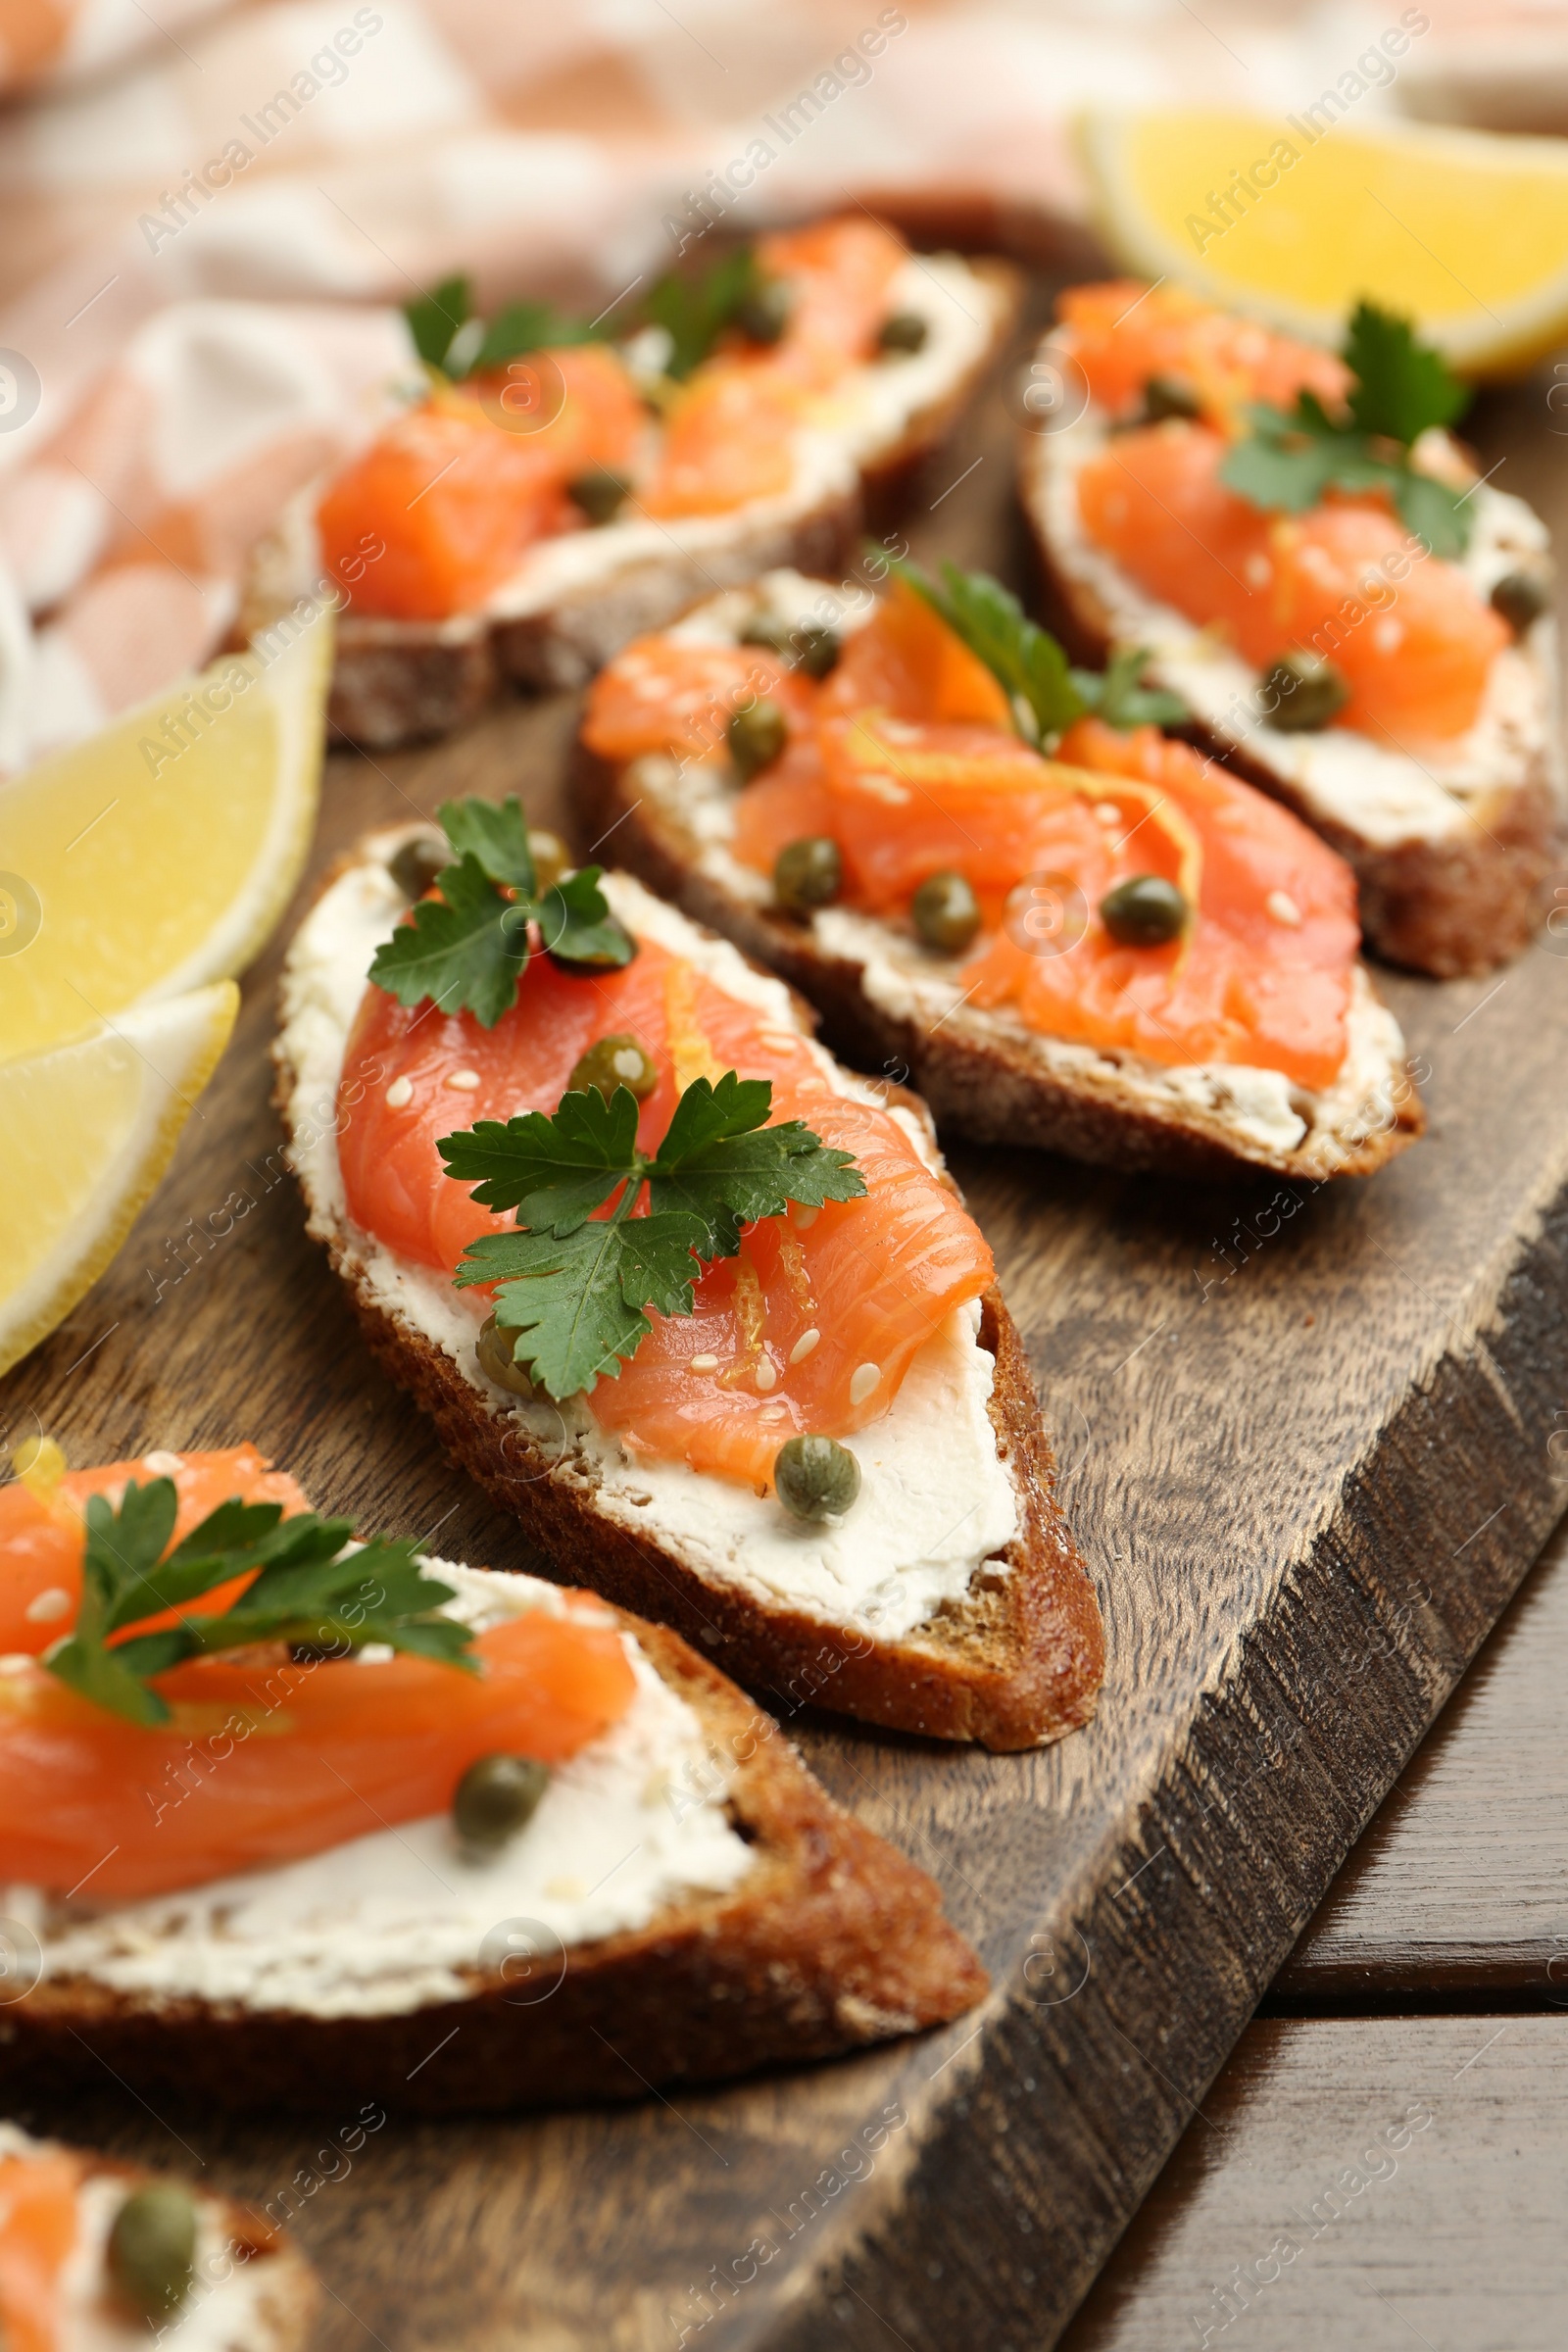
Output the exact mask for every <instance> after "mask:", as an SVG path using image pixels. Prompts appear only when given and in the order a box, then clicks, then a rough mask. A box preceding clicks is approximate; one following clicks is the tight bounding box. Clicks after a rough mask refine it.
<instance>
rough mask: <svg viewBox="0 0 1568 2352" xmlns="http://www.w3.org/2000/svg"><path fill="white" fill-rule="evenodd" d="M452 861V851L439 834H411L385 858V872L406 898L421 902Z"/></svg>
mask: <svg viewBox="0 0 1568 2352" xmlns="http://www.w3.org/2000/svg"><path fill="white" fill-rule="evenodd" d="M452 862H453V858H452V852H451V850H450V849H449V848H448V847H447V844H446V842H445V841H444V840H443V839H442V837H441V835H440V834H439V833H413V834H411V835H410V836H409V839H408V840H407V841H406V842H405V843H404V844H403V847H402V848H401V849H400V850H398V851H396V852H395V853H394V855H393V856H392V857H390V858H388V859H387V861H386V870H387V872H388V873H389V874H390V875H391V877H392V879H393V881H394V882H395V883H396V884H397V886H398V888H399V890H401V891H402V893H403V895H404V897H405V898H406V899H422V898H423V896H424V894H425V892H426V891H427V890H433V889H434V888H435V878H436V876H437V874H441V873H445V871H446V869H447V867H448V866H449V865H451V863H452Z"/></svg>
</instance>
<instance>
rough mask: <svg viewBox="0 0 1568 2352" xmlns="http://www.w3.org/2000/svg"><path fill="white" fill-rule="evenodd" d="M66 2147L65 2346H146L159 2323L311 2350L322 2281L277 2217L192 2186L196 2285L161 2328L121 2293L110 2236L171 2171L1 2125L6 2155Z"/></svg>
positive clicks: (112, 2349)
mask: <svg viewBox="0 0 1568 2352" xmlns="http://www.w3.org/2000/svg"><path fill="white" fill-rule="evenodd" d="M361 2144H362V2145H363V2138H362V2142H361ZM62 2154H63V2155H65V2156H67V2157H69V2158H70V2159H71V2161H72V2162H73V2164H74V2165H76V2166H78V2167H79V2168H80V2180H79V2185H78V2187H77V2190H76V2243H75V2246H74V2247H73V2251H72V2254H71V2257H70V2260H69V2261H68V2263H67V2265H66V2267H65V2269H64V2271H63V2273H62V2274H61V2278H60V2304H59V2314H58V2322H57V2327H56V2333H55V2339H54V2340H55V2344H56V2347H57V2352H137V2348H138V2347H142V2348H143V2352H145V2347H146V2345H147V2343H148V2341H149V2333H148V2331H149V2328H150V2327H153V2328H155V2329H156V2334H157V2337H158V2338H162V2337H163V2336H165V2335H167V2336H168V2338H169V2339H170V2341H171V2342H172V2343H174V2344H179V2343H182V2342H192V2343H194V2342H199V2343H201V2344H204V2345H212V2346H220V2347H221V2352H303V2347H304V2345H305V2343H306V2341H307V2338H308V2337H309V2335H310V2332H311V2323H312V2320H313V2318H314V2317H315V2313H316V2308H317V2305H318V2303H319V2300H320V2288H319V2284H318V2282H317V2278H316V2273H315V2272H314V2271H313V2270H312V2268H311V2266H310V2264H309V2263H308V2262H307V2261H306V2259H305V2257H304V2255H303V2254H301V2253H300V2252H299V2251H298V2249H297V2248H296V2247H294V2246H292V2245H291V2244H290V2243H289V2241H288V2240H287V2238H285V2237H283V2236H281V2235H280V2234H279V2232H278V2229H276V2227H275V2226H274V2225H273V2223H272V2222H271V2220H270V2218H268V2217H265V2216H263V2215H261V2214H258V2213H255V2212H253V2211H252V2209H251V2208H250V2207H249V2206H248V2205H241V2204H239V2203H238V2202H236V2200H235V2199H234V2198H232V2197H220V2196H215V2195H213V2194H212V2192H211V2191H210V2190H206V2189H199V2188H195V2187H192V2188H191V2190H190V2197H191V2202H192V2203H193V2205H194V2206H195V2208H196V2246H195V2255H194V2261H193V2264H192V2277H191V2283H190V2288H189V2291H188V2293H187V2294H186V2297H185V2299H184V2301H183V2302H182V2303H181V2304H180V2305H179V2306H178V2307H177V2308H176V2309H175V2310H174V2311H173V2312H172V2313H170V2314H169V2316H168V2317H167V2319H165V2320H164V2321H163V2322H162V2325H161V2326H160V2325H158V2323H156V2322H153V2321H149V2320H147V2319H145V2318H143V2317H142V2316H141V2315H140V2314H139V2313H136V2312H133V2311H132V2310H131V2309H130V2308H129V2307H128V2306H126V2305H125V2304H123V2301H122V2300H121V2297H120V2295H119V2293H118V2291H117V2289H116V2285H115V2281H114V2279H113V2277H112V2275H111V2273H110V2270H109V2265H108V2243H109V2235H110V2232H111V2230H112V2229H113V2228H114V2225H115V2222H116V2220H117V2218H118V2216H119V2213H120V2209H121V2207H122V2206H123V2203H124V2201H125V2199H126V2198H127V2197H128V2196H132V2195H134V2194H135V2193H136V2191H137V2190H138V2189H143V2188H148V2187H151V2186H153V2185H154V2184H155V2183H159V2184H162V2183H163V2182H164V2180H166V2179H167V2176H165V2175H162V2174H155V2173H149V2172H146V2171H144V2170H143V2169H142V2168H141V2167H140V2166H139V2165H133V2164H122V2163H120V2162H118V2161H117V2160H116V2159H115V2158H114V2157H112V2156H101V2155H99V2154H98V2153H97V2152H96V2151H95V2150H93V2149H89V2148H73V2147H62V2146H61V2144H60V2143H59V2142H57V2141H54V2140H47V2139H34V2138H33V2137H32V2136H31V2135H30V2134H29V2133H28V2132H25V2131H22V2130H21V2129H20V2128H19V2127H18V2126H17V2125H15V2124H7V2123H0V2160H4V2159H6V2158H12V2159H17V2158H20V2159H22V2160H24V2161H26V2160H28V2159H32V2160H37V2159H40V2158H48V2157H51V2156H54V2157H58V2156H60V2155H62ZM3 2322H4V2297H3V2295H0V2325H3Z"/></svg>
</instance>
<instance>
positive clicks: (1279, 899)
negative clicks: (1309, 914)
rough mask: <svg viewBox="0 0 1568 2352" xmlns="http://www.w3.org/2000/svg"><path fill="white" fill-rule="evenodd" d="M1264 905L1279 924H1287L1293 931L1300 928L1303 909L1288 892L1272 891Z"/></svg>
mask: <svg viewBox="0 0 1568 2352" xmlns="http://www.w3.org/2000/svg"><path fill="white" fill-rule="evenodd" d="M1263 904H1264V906H1265V907H1267V908H1268V910H1269V912H1270V914H1271V915H1272V916H1273V917H1274V920H1275V921H1276V922H1277V923H1286V924H1288V925H1289V926H1290V928H1291V929H1292V930H1293V931H1296V930H1299V928H1300V922H1301V909H1300V908H1299V907H1298V905H1297V904H1296V901H1295V900H1294V899H1293V898H1292V896H1291V894H1290V892H1289V891H1288V890H1271V891H1270V892H1269V894H1268V897H1267V898H1266V899H1265V900H1264V902H1263Z"/></svg>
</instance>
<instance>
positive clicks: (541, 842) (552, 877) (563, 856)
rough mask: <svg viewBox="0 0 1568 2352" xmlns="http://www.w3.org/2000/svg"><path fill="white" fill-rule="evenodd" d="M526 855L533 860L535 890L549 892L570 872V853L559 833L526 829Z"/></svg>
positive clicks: (532, 827) (531, 828)
mask: <svg viewBox="0 0 1568 2352" xmlns="http://www.w3.org/2000/svg"><path fill="white" fill-rule="evenodd" d="M528 855H529V857H530V858H532V859H533V880H534V888H535V889H536V890H549V889H550V888H551V886H552V885H553V884H554V883H557V882H559V881H560V880H561V877H562V875H563V874H569V873H570V871H571V852H570V851H569V850H568V849H567V847H566V845H565V843H564V841H563V840H562V838H561V835H560V834H559V833H546V832H544V831H542V830H541V829H540V828H538V827H536V826H533V825H530V826H529V827H528Z"/></svg>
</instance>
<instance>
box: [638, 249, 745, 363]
mask: <svg viewBox="0 0 1568 2352" xmlns="http://www.w3.org/2000/svg"><path fill="white" fill-rule="evenodd" d="M761 282H762V280H761V273H760V270H759V269H758V266H757V257H756V255H755V254H754V253H753V251H752V249H751V247H750V246H749V245H742V246H740V247H739V248H737V250H736V251H735V252H734V253H727V254H725V255H724V256H723V257H722V259H720V260H719V261H716V262H714V263H712V264H711V267H710V268H709V269H707V270H701V271H697V272H695V273H694V272H687V271H682V270H671V271H670V272H669V274H668V276H667V277H662V278H661V279H660V280H659V283H658V284H657V285H656V286H655V287H654V289H653V291H652V293H651V294H650V295H649V297H648V300H647V302H646V304H645V305H644V311H645V315H646V317H647V319H649V320H650V322H651V323H652V324H653V325H655V326H662V328H663V330H664V332H665V334H666V335H668V337H669V342H670V354H669V359H668V361H667V363H666V364H665V368H664V372H665V374H666V375H669V376H672V377H673V378H674V380H675V381H676V382H677V383H683V382H684V381H685V379H686V377H687V376H689V375H690V374H691V372H692V370H693V368H697V367H700V366H701V364H702V362H703V361H704V360H706V359H707V358H708V356H709V354H710V353H711V350H712V348H713V346H714V344H715V343H716V342H717V341H718V338H719V336H720V335H721V334H722V333H723V331H724V329H725V327H727V326H730V325H733V323H734V321H735V319H736V317H737V315H738V313H739V312H740V310H741V308H742V306H743V305H744V304H745V303H746V302H747V301H749V300H750V298H751V297H752V296H753V295H754V294H755V293H757V291H758V289H759V288H760V285H761Z"/></svg>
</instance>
